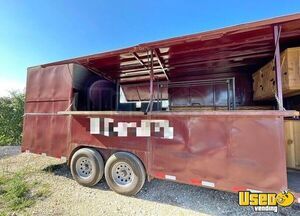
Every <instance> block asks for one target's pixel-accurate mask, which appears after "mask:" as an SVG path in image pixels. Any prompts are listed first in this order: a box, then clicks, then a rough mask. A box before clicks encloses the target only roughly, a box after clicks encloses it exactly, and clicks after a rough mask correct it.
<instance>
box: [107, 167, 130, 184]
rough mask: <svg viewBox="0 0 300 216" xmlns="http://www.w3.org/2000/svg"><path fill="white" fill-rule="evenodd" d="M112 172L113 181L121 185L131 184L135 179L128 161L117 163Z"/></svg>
mask: <svg viewBox="0 0 300 216" xmlns="http://www.w3.org/2000/svg"><path fill="white" fill-rule="evenodd" d="M111 172H112V179H113V181H114V182H115V183H116V184H117V185H120V186H129V185H130V184H131V183H132V181H133V179H134V174H133V170H132V167H131V166H130V165H129V164H128V163H126V162H117V163H115V164H114V165H113V167H112V170H111Z"/></svg>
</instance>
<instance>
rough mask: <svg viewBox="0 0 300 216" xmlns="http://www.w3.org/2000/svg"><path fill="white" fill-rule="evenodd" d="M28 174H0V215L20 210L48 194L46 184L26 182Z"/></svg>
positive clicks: (48, 189) (48, 190)
mask: <svg viewBox="0 0 300 216" xmlns="http://www.w3.org/2000/svg"><path fill="white" fill-rule="evenodd" d="M28 176H29V175H28V174H26V173H22V172H18V173H15V174H12V175H8V176H7V175H2V176H0V209H1V210H0V216H2V215H9V214H8V213H9V212H20V211H22V210H23V209H25V208H27V207H30V206H31V205H33V204H34V203H35V202H36V200H37V199H44V198H46V197H47V196H48V195H49V194H50V188H49V185H48V184H41V183H40V182H35V183H28V181H27V180H26V178H27V177H28Z"/></svg>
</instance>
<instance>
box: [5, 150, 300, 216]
mask: <svg viewBox="0 0 300 216" xmlns="http://www.w3.org/2000/svg"><path fill="white" fill-rule="evenodd" d="M0 151H2V148H0ZM14 151H16V154H17V153H18V150H16V149H15V150H12V152H13V153H14ZM13 155H14V154H13ZM0 157H1V156H0ZM24 169H25V170H31V175H30V179H31V180H34V181H40V182H43V183H47V184H48V185H49V186H50V194H49V196H47V197H46V198H44V199H42V200H37V202H36V203H35V204H34V205H33V206H31V207H30V208H26V209H25V210H24V211H23V212H21V213H17V215H172V216H174V215H253V214H254V213H255V212H254V211H253V209H252V208H251V207H240V206H238V204H237V202H238V197H237V195H236V194H232V193H228V192H222V191H216V190H212V189H205V188H201V187H196V186H190V185H185V184H179V183H175V182H170V181H160V180H153V181H151V182H150V183H149V182H147V183H146V184H145V186H144V187H143V189H142V191H141V192H140V193H138V194H137V196H135V197H126V196H122V195H118V194H116V193H114V192H112V191H111V190H110V189H109V188H108V186H107V184H106V183H105V180H101V182H100V183H99V184H97V185H96V186H95V187H92V188H87V187H83V186H80V185H78V184H77V183H76V182H75V181H74V180H73V179H72V176H71V174H70V171H69V168H68V167H67V166H66V164H65V163H64V162H63V161H61V160H59V159H55V158H50V157H46V156H40V155H35V154H30V153H22V154H19V155H17V156H15V155H14V156H7V155H6V156H5V157H2V159H0V174H7V173H14V172H17V171H19V170H24ZM256 214H257V215H261V213H256ZM279 214H280V215H300V207H299V205H294V206H292V207H289V208H280V209H279Z"/></svg>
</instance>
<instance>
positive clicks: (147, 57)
mask: <svg viewBox="0 0 300 216" xmlns="http://www.w3.org/2000/svg"><path fill="white" fill-rule="evenodd" d="M296 46H300V14H295V15H290V16H285V17H279V18H274V19H269V20H264V21H259V22H254V23H248V24H243V25H238V26H233V27H228V28H223V29H219V30H214V31H209V32H204V33H199V34H193V35H188V36H183V37H177V38H172V39H166V40H161V41H157V42H151V43H145V44H140V45H137V46H134V47H129V48H125V49H120V50H115V51H111V52H106V53H101V54H95V55H90V56H84V57H79V58H74V59H69V60H64V61H59V62H54V63H49V64H44V65H40V66H36V67H31V68H29V69H28V78H27V87H26V105H25V115H24V129H23V133H24V136H23V144H22V151H23V152H25V151H26V152H33V153H37V154H45V155H48V156H53V157H58V158H60V157H64V158H66V159H67V162H68V165H69V166H70V169H71V172H72V175H73V177H74V179H75V180H76V181H77V182H78V183H80V184H82V185H85V186H93V185H95V184H97V183H98V182H99V180H100V179H101V178H102V177H103V176H104V174H105V178H106V181H107V183H108V185H109V186H110V188H111V189H112V190H114V191H116V192H118V193H121V194H126V195H134V194H136V193H137V192H138V191H139V190H140V189H141V188H142V186H143V184H144V181H145V179H148V180H149V181H150V180H151V179H153V178H158V179H168V180H171V181H176V182H181V183H186V184H192V185H199V186H204V187H208V188H213V189H218V190H225V191H231V192H237V191H243V190H249V191H263V192H280V191H283V190H287V189H288V188H289V187H290V186H291V185H288V178H287V176H288V175H287V168H286V150H285V140H284V120H285V118H294V119H295V118H297V117H298V116H299V113H298V111H296V110H298V109H299V106H298V105H300V102H299V103H297V101H300V100H297V99H298V96H297V95H296V96H293V97H287V98H285V97H284V96H283V93H282V76H281V67H280V65H281V62H280V61H281V59H280V51H283V50H285V49H286V48H289V47H296ZM272 59H275V63H276V64H275V66H274V67H275V73H276V86H277V88H276V92H275V97H274V98H276V100H275V99H274V100H272V99H271V100H265V101H254V100H253V90H252V82H253V80H252V74H253V73H254V72H255V71H257V70H258V69H259V68H260V67H262V66H263V65H264V64H266V63H267V62H268V61H270V60H272ZM283 107H286V108H287V109H289V111H288V110H285V109H284V108H283ZM292 190H293V191H294V192H300V188H299V185H296V187H294V188H292ZM295 194H296V197H297V199H296V201H297V202H299V201H300V200H299V199H300V197H299V194H297V193H295Z"/></svg>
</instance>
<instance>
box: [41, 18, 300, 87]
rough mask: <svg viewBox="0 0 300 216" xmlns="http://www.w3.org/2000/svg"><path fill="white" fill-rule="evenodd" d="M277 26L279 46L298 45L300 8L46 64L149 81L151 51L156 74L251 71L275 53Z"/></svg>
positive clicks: (173, 77)
mask: <svg viewBox="0 0 300 216" xmlns="http://www.w3.org/2000/svg"><path fill="white" fill-rule="evenodd" d="M275 25H280V26H281V35H280V48H281V50H283V49H285V48H287V47H292V46H300V13H299V14H294V15H289V16H283V17H278V18H273V19H268V20H263V21H258V22H253V23H247V24H242V25H237V26H232V27H227V28H222V29H218V30H213V31H208V32H203V33H198V34H192V35H187V36H182V37H176V38H171V39H166V40H160V41H155V42H150V43H143V44H139V45H137V46H133V47H128V48H125V49H119V50H115V51H111V52H105V53H100V54H95V55H89V56H83V57H79V58H74V59H69V60H64V61H58V62H54V63H50V64H44V65H42V67H43V66H48V65H58V64H65V63H78V64H81V65H83V66H85V67H87V68H89V69H91V70H93V71H94V72H96V73H101V74H102V75H103V76H105V77H106V78H108V79H111V80H119V82H120V83H121V84H124V83H137V82H142V81H149V79H150V67H151V63H150V55H149V53H150V52H153V74H154V77H155V79H156V80H164V81H167V80H172V81H177V80H182V79H184V80H188V79H193V77H195V76H198V75H201V76H202V77H205V75H211V74H214V75H215V78H218V77H219V76H222V77H224V75H226V76H232V74H234V73H236V72H241V73H243V72H254V71H255V70H256V69H258V68H259V67H261V66H262V65H263V64H265V63H267V62H268V61H269V60H271V59H272V58H273V57H274V39H273V33H274V32H273V27H274V26H275Z"/></svg>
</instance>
